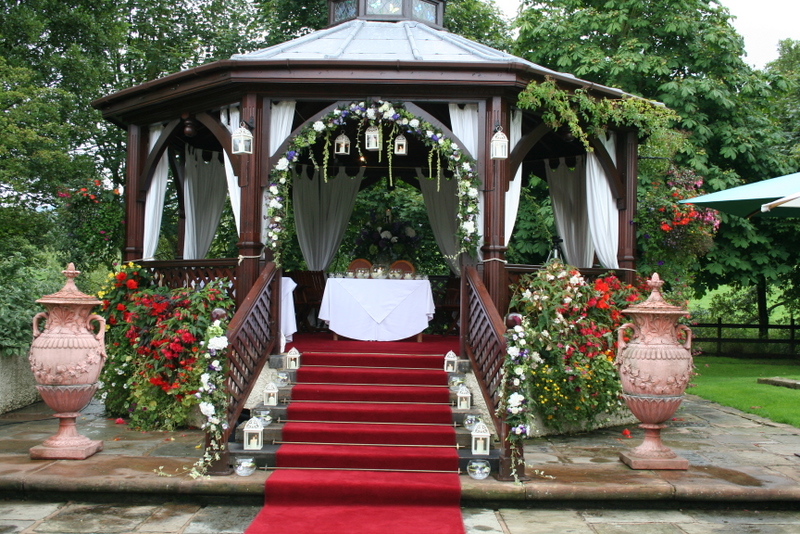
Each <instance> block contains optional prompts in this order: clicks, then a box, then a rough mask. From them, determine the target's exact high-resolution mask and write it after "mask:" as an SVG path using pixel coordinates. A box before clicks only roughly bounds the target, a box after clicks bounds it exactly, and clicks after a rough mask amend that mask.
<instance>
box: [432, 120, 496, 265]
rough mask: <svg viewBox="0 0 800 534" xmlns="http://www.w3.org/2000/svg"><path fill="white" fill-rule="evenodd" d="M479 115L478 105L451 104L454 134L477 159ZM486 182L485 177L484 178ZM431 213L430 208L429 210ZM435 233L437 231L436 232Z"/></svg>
mask: <svg viewBox="0 0 800 534" xmlns="http://www.w3.org/2000/svg"><path fill="white" fill-rule="evenodd" d="M479 119H480V116H479V115H478V104H464V105H463V107H462V106H461V105H459V104H450V123H451V124H452V126H453V133H454V134H455V135H456V137H458V138H459V139H460V140H461V142H462V143H463V144H464V146H463V147H462V148H464V149H465V150H466V151H467V152H469V154H470V156H472V157H473V158H476V159H477V155H478V139H479V134H478V125H479V124H480V121H479ZM482 179H484V180H485V177H482ZM483 202H484V199H483V188H481V192H480V194H479V195H478V214H477V220H478V236H479V241H478V242H479V243H482V242H483V241H482V236H483V229H484V224H483ZM428 211H430V208H429V209H428ZM434 232H435V230H434ZM480 256H481V250H480V246H479V247H478V257H479V258H480Z"/></svg>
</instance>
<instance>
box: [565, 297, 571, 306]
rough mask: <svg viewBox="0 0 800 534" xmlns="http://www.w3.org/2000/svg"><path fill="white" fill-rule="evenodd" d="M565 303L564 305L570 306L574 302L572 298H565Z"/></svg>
mask: <svg viewBox="0 0 800 534" xmlns="http://www.w3.org/2000/svg"><path fill="white" fill-rule="evenodd" d="M563 302H564V304H569V303H570V302H572V297H564V300H563Z"/></svg>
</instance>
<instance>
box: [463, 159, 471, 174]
mask: <svg viewBox="0 0 800 534" xmlns="http://www.w3.org/2000/svg"><path fill="white" fill-rule="evenodd" d="M461 168H462V169H464V170H465V171H467V172H469V171H471V170H472V167H471V166H470V164H469V162H468V161H465V162H464V163H462V164H461Z"/></svg>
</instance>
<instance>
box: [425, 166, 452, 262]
mask: <svg viewBox="0 0 800 534" xmlns="http://www.w3.org/2000/svg"><path fill="white" fill-rule="evenodd" d="M417 177H418V178H419V189H420V191H421V192H422V198H423V200H424V201H425V211H427V212H428V220H429V221H430V223H431V229H432V230H433V237H434V239H436V244H437V245H438V246H439V250H440V251H441V252H442V256H444V257H445V260H446V261H447V264H448V265H449V266H450V270H451V271H453V273H454V274H459V267H458V259H457V258H456V251H457V250H458V239H457V238H456V234H457V232H458V182H457V181H456V180H455V179H453V180H440V181H439V184H438V188H437V183H436V182H437V180H429V179H427V178H425V177H424V176H422V173H421V172H419V171H418V172H417Z"/></svg>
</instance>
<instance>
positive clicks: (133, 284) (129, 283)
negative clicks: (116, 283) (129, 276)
mask: <svg viewBox="0 0 800 534" xmlns="http://www.w3.org/2000/svg"><path fill="white" fill-rule="evenodd" d="M125 285H126V286H128V289H136V288H137V287H139V282H137V281H136V280H128V281H127V282H125Z"/></svg>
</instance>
